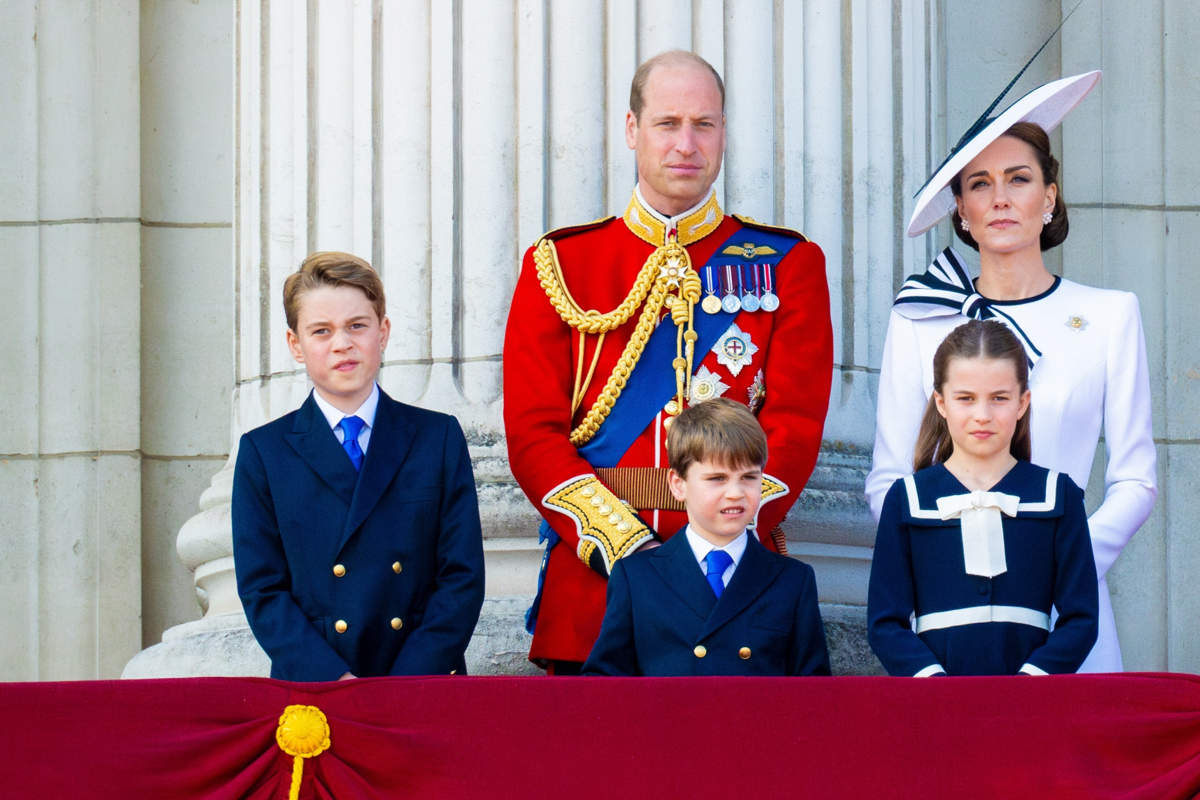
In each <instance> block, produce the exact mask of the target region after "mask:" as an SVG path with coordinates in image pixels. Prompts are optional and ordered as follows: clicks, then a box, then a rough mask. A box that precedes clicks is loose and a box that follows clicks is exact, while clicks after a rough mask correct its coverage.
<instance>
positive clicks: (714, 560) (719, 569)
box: [704, 550, 733, 597]
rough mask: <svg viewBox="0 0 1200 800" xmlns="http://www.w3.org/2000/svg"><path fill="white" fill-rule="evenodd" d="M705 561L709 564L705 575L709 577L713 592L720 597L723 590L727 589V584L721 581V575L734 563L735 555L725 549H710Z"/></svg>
mask: <svg viewBox="0 0 1200 800" xmlns="http://www.w3.org/2000/svg"><path fill="white" fill-rule="evenodd" d="M704 563H705V564H707V565H708V574H707V575H705V576H704V577H705V578H707V579H708V585H709V586H711V587H712V590H713V594H715V595H716V596H717V597H720V596H721V592H723V591H725V584H724V583H723V582H722V581H721V576H722V575H724V574H725V570H727V569H729V565H730V564H732V563H733V556H731V555H729V553H726V552H725V551H724V550H709V551H708V555H706V556H705V557H704Z"/></svg>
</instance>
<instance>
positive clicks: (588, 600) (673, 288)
mask: <svg viewBox="0 0 1200 800" xmlns="http://www.w3.org/2000/svg"><path fill="white" fill-rule="evenodd" d="M629 105H630V110H629V112H628V114H627V115H626V120H625V139H626V143H627V144H628V145H629V147H630V148H631V149H632V150H634V151H635V154H636V157H637V171H638V183H637V186H636V187H635V189H634V192H633V198H632V199H631V200H630V203H629V206H628V207H627V208H626V210H625V213H624V215H623V216H622V217H621V218H615V217H609V218H607V219H603V220H598V221H596V222H592V223H589V224H586V225H580V226H577V227H573V228H563V229H560V230H557V231H553V232H551V233H547V234H545V235H544V236H543V237H542V238H541V239H539V240H538V241H537V242H536V243H535V244H534V246H533V247H531V248H530V249H529V251H528V252H527V253H526V254H525V259H524V262H523V264H522V268H521V275H520V277H519V279H518V281H517V287H516V291H515V293H514V296H513V302H512V308H511V310H510V312H509V318H508V329H507V332H506V336H505V342H504V423H505V430H506V432H507V438H508V453H509V462H510V464H511V466H512V471H513V474H514V475H515V476H516V479H517V482H518V483H519V484H520V485H521V488H522V489H523V490H524V492H525V493H526V495H528V497H529V499H530V501H531V502H532V503H533V504H534V506H535V507H536V508H537V510H538V512H539V513H540V514H541V515H542V517H543V520H544V522H543V524H542V529H541V530H542V535H543V537H544V538H546V539H547V540H548V543H547V552H546V560H545V562H544V564H543V573H542V578H541V582H540V583H541V585H540V590H539V594H538V598H537V599H536V600H535V601H534V607H533V608H532V609H531V610H530V611H531V620H530V624H531V628H532V629H533V633H534V637H533V646H532V648H531V651H530V654H529V657H530V659H531V660H533V661H534V662H535V663H539V664H542V665H545V666H548V667H549V668H550V670H551V672H552V673H556V674H567V673H570V672H573V671H576V670H577V668H578V665H579V663H580V662H583V661H584V660H585V659H586V658H587V655H588V651H589V650H590V649H591V646H592V643H593V642H594V641H595V639H596V635H597V634H598V633H599V630H600V622H601V619H602V618H603V616H604V601H605V589H606V578H607V575H608V573H609V570H610V569H611V567H612V565H613V564H614V563H615V561H616V559H618V558H622V557H624V556H626V555H629V554H630V553H632V552H634V551H635V550H637V549H639V548H643V547H653V546H657V544H658V543H659V542H661V541H662V540H665V539H667V538H669V537H670V536H671V535H673V534H674V533H676V532H677V531H679V530H680V529H681V528H682V527H683V526H684V525H685V524H686V522H687V519H686V516H685V514H684V511H683V507H682V505H681V504H679V503H678V502H677V501H675V500H674V498H673V497H672V496H671V494H670V490H669V489H668V486H667V480H666V472H667V456H666V449H665V446H666V433H667V428H668V427H669V426H670V423H671V421H672V419H673V417H674V416H675V415H677V414H678V413H679V412H680V410H681V409H682V408H683V407H684V406H685V405H687V404H691V403H698V402H703V401H704V400H707V399H711V398H713V397H719V396H724V397H729V398H732V399H735V400H738V401H740V402H743V403H746V404H748V405H749V406H750V408H751V409H752V410H754V411H755V412H756V413H757V414H758V418H759V422H761V423H762V426H763V428H764V429H765V430H766V432H767V441H768V446H769V449H770V453H769V460H768V461H767V466H766V471H765V474H764V478H763V499H762V506H761V510H760V512H759V516H758V522H757V533H758V536H759V538H760V539H761V541H762V542H763V544H765V545H766V546H767V547H768V548H770V549H772V550H775V551H782V550H783V549H784V539H783V536H782V534H781V533H780V532H779V531H778V530H777V527H778V525H779V523H780V522H781V521H782V520H783V517H784V515H785V514H786V513H787V510H788V508H790V506H791V504H792V503H793V502H795V499H796V497H797V495H799V493H800V490H801V489H802V488H803V487H804V484H805V482H806V481H807V480H808V477H809V475H810V474H811V472H812V469H813V465H814V464H815V463H816V458H817V451H818V449H819V447H820V443H821V430H822V426H823V424H824V420H825V412H826V410H827V408H828V404H829V383H830V379H831V376H832V372H833V356H832V331H831V328H830V322H829V291H828V287H827V286H826V282H825V260H824V256H823V255H822V253H821V250H820V248H818V247H817V246H816V245H815V244H813V243H811V242H809V241H808V240H807V239H805V238H804V237H803V236H801V235H800V234H799V233H796V232H794V231H790V230H787V229H783V228H773V227H768V226H764V225H759V224H758V223H755V222H753V221H752V220H749V219H747V218H742V217H735V216H730V215H727V214H726V213H725V212H724V211H722V209H721V208H720V206H719V205H718V204H717V200H716V194H715V193H714V192H713V189H712V185H713V182H714V181H715V180H716V177H717V173H718V172H719V171H720V168H721V158H722V156H723V155H724V150H725V113H724V108H725V89H724V85H723V84H722V82H721V78H720V76H719V75H718V74H717V73H716V71H715V70H714V69H713V68H712V66H711V65H709V64H708V62H706V61H704V60H703V59H701V58H700V57H699V56H696V55H694V54H692V53H686V52H682V51H671V52H667V53H663V54H661V55H659V56H656V57H654V58H652V59H650V60H649V61H647V62H646V63H645V64H643V65H642V66H641V67H639V68H638V70H637V73H636V74H635V75H634V79H633V86H632V88H631V91H630V103H629Z"/></svg>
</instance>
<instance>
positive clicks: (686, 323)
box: [533, 236, 703, 447]
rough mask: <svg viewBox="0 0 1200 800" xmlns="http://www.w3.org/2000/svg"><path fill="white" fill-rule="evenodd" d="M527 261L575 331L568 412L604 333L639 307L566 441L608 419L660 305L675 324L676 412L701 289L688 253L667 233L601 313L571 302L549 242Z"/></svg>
mask: <svg viewBox="0 0 1200 800" xmlns="http://www.w3.org/2000/svg"><path fill="white" fill-rule="evenodd" d="M533 261H534V264H535V265H536V266H537V273H538V280H539V281H540V282H541V285H542V289H543V290H545V292H546V296H547V297H548V298H549V299H550V304H551V305H553V306H554V310H555V311H557V312H558V315H559V317H561V318H562V320H563V321H564V322H566V323H567V324H568V325H570V326H571V327H572V328H574V329H575V330H577V331H579V364H578V366H577V367H576V372H575V388H574V390H573V392H572V394H573V400H572V408H571V413H572V415H573V414H574V412H575V410H576V409H577V408H578V406H579V404H580V402H582V399H583V395H584V394H585V393H586V392H587V388H588V385H590V383H591V380H592V375H593V373H594V371H595V368H596V362H597V361H598V360H599V357H600V348H601V347H602V346H603V344H604V334H606V333H608V332H609V331H611V330H614V329H616V328H618V327H620V326H621V325H623V324H625V322H627V321H628V320H629V319H630V318H631V317H632V316H633V313H634V311H636V310H637V308H638V307H639V306H640V307H641V309H642V313H641V315H640V316H639V317H638V322H637V327H636V328H634V331H633V335H632V336H630V337H629V342H628V343H627V344H626V345H625V349H624V351H623V352H622V353H621V357H620V359H618V361H617V365H616V366H615V367H614V368H613V371H612V374H611V375H609V376H608V380H607V381H606V382H605V384H604V389H603V390H602V391H601V392H600V395H599V396H598V397H597V398H596V401H595V402H594V403H593V404H592V407H591V408H590V409H589V410H588V412H587V414H586V415H585V416H584V418H583V421H582V422H580V423H579V425H578V426H576V428H575V429H574V430H572V431H571V436H570V439H571V444H573V445H575V446H576V447H579V446H580V445H582V444H585V443H586V442H587V441H588V440H590V439H591V438H592V437H593V436H594V435H595V434H596V431H597V430H599V429H600V425H601V424H603V422H604V420H605V419H607V418H608V414H609V412H610V411H612V408H613V405H614V404H616V402H617V398H618V397H620V396H621V391H622V390H623V389H624V388H625V384H626V382H627V381H628V380H629V375H630V373H632V372H633V368H634V367H635V366H637V362H638V359H640V358H641V356H642V351H643V350H644V349H645V347H646V342H647V341H648V340H649V339H650V334H651V333H653V331H654V327H655V326H656V325H657V324H658V321H659V318H660V316H661V312H662V308H663V306H664V305H665V306H666V307H667V309H668V310H669V311H670V312H671V320H672V321H673V322H674V323H675V325H676V327H677V328H678V331H677V336H676V344H675V359H674V360H673V361H672V362H671V366H672V368H673V369H674V371H675V390H676V401H675V403H674V410H673V412H672V413H675V414H678V413H679V411H681V410H682V409H683V405H684V402H685V401H686V399H687V397H688V396H689V394H690V393H691V376H692V359H693V356H694V350H695V342H696V338H697V336H696V331H695V330H694V329H693V325H692V322H693V309H694V307H695V304H696V303H697V302H699V301H700V296H701V294H702V293H703V287H702V286H701V283H700V276H699V275H697V274H696V270H694V269H693V268H692V261H691V258H690V257H689V256H688V252H687V250H686V249H684V247H683V246H682V245H680V244H679V242H678V241H677V240H676V239H675V237H674V236H668V237H667V240H666V244H664V245H662V246H661V247H658V248H656V249H655V250H654V252H653V253H651V254H650V256H649V257H648V258H647V259H646V262H645V263H644V264H643V265H642V269H641V270H640V271H639V272H638V276H637V280H636V281H634V284H633V288H632V289H630V290H629V294H628V295H626V297H625V299H624V300H623V301H622V302H621V304H620V305H618V306H617V307H616V308H615V309H614V310H612V311H610V312H608V313H606V314H605V313H601V312H599V311H597V310H595V309H588V310H587V311H584V310H583V309H582V308H580V307H579V304H578V303H576V302H575V298H573V297H572V296H571V293H570V292H569V291H568V290H567V286H566V282H565V281H564V279H563V274H562V265H561V264H559V261H558V251H557V249H556V248H555V247H554V242H552V241H551V240H549V239H545V238H543V239H542V240H541V241H539V242H538V243H537V245H536V246H535V247H534V251H533ZM588 334H598V335H599V337H600V338H599V339H598V340H597V342H596V347H595V350H594V352H593V354H592V365H591V369H589V370H588V373H587V377H586V379H585V378H584V377H583V357H584V349H585V347H584V346H585V344H586V338H587V336H588Z"/></svg>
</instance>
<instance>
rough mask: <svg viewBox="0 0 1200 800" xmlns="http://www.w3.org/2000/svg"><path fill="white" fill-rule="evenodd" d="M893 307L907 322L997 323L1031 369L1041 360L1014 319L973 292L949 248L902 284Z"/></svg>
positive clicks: (971, 284)
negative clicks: (954, 318) (1016, 344)
mask: <svg viewBox="0 0 1200 800" xmlns="http://www.w3.org/2000/svg"><path fill="white" fill-rule="evenodd" d="M893 307H894V308H895V309H896V312H897V313H898V314H900V315H902V316H904V317H907V318H908V319H929V318H931V317H948V316H952V315H954V314H961V315H962V316H964V317H967V318H968V319H997V320H1000V321H1001V322H1003V323H1004V324H1005V325H1007V326H1008V327H1009V328H1011V329H1012V331H1013V333H1015V334H1016V335H1017V338H1018V339H1020V340H1021V344H1023V345H1024V346H1025V356H1026V358H1027V359H1028V361H1029V367H1030V369H1032V368H1033V365H1034V364H1036V363H1037V362H1038V359H1039V358H1041V357H1042V351H1041V350H1038V349H1037V346H1036V345H1034V343H1033V342H1031V341H1030V340H1029V337H1028V336H1027V335H1026V334H1025V331H1023V330H1021V326H1020V325H1018V324H1017V321H1016V320H1015V319H1013V318H1012V317H1011V316H1010V315H1009V314H1008V313H1007V312H1006V311H1004V309H1002V308H999V307H997V306H995V305H993V304H992V303H990V302H989V301H988V299H987V298H986V297H983V296H982V295H980V294H979V293H978V292H976V291H975V285H974V283H972V281H971V276H970V275H968V274H967V268H966V267H965V266H963V263H962V259H960V258H959V257H958V253H956V252H954V248H952V247H947V248H946V249H945V250H943V251H942V252H941V253H939V254H938V257H937V258H935V259H934V260H933V263H932V264H930V265H929V269H928V270H926V271H925V272H924V273H923V274H921V275H912V276H910V277H909V278H908V279H907V280H905V281H904V284H903V285H902V286H901V287H900V291H899V293H897V294H896V301H895V303H894V304H893Z"/></svg>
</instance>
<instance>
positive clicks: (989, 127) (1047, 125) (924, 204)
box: [908, 65, 1100, 236]
mask: <svg viewBox="0 0 1200 800" xmlns="http://www.w3.org/2000/svg"><path fill="white" fill-rule="evenodd" d="M1027 66H1028V65H1027ZM1099 80H1100V70H1098V69H1097V70H1092V71H1091V72H1084V73H1083V74H1081V75H1072V76H1071V77H1069V78H1060V79H1059V80H1056V81H1051V82H1050V83H1047V84H1045V85H1044V86H1039V87H1038V88H1036V89H1034V90H1033V91H1032V92H1030V93H1029V94H1027V95H1025V96H1024V97H1022V98H1021V99H1020V100H1018V101H1017V102H1015V103H1013V104H1012V105H1011V106H1009V107H1008V109H1007V110H1006V111H1005V112H1004V113H1002V114H1000V116H998V117H993V118H992V119H991V120H980V121H978V122H977V123H976V126H978V127H979V130H978V131H977V132H976V133H975V134H974V135H971V136H969V137H968V138H966V140H965V141H960V142H959V143H958V146H957V147H956V148H955V149H954V150H953V151H951V153H950V156H949V157H948V158H947V159H946V160H945V161H944V162H942V165H941V166H940V167H938V169H937V172H935V173H933V177H931V178H930V179H929V181H928V183H926V184H925V186H924V188H922V189H921V193H920V195H919V196H918V197H917V205H916V207H915V208H914V209H913V213H912V218H911V219H910V220H909V221H908V235H909V236H920V235H921V234H922V233H924V232H925V231H927V230H929V229H930V228H932V227H933V226H934V225H936V224H937V223H938V222H939V221H941V219H942V217H944V216H946V215H947V214H949V213H950V212H951V211H953V210H954V193H953V192H951V191H950V181H951V180H952V179H953V178H954V176H955V175H957V174H958V173H959V172H961V171H962V170H963V167H965V166H967V164H969V163H970V162H971V160H972V159H973V158H975V156H977V155H979V154H980V153H981V152H983V150H984V148H986V147H987V146H988V145H989V144H991V143H992V142H994V141H996V140H997V139H999V138H1000V137H1001V136H1002V135H1003V134H1004V132H1005V131H1007V130H1008V129H1009V128H1011V127H1012V126H1013V125H1015V124H1017V123H1018V122H1032V123H1034V124H1035V125H1038V126H1040V127H1041V128H1042V129H1043V130H1045V131H1046V133H1049V132H1050V131H1052V130H1054V129H1055V128H1057V127H1058V125H1059V123H1060V122H1062V121H1063V117H1065V116H1067V114H1068V113H1070V111H1071V109H1073V108H1074V107H1075V106H1077V105H1079V101H1081V100H1083V98H1084V97H1086V96H1087V93H1088V92H1090V91H1091V90H1092V87H1094V86H1095V85H1096V83H1097V82H1098V81H1099ZM976 126H972V127H976Z"/></svg>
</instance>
